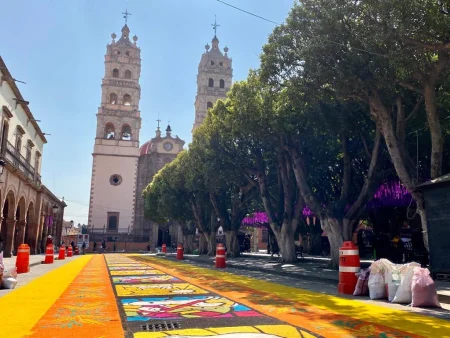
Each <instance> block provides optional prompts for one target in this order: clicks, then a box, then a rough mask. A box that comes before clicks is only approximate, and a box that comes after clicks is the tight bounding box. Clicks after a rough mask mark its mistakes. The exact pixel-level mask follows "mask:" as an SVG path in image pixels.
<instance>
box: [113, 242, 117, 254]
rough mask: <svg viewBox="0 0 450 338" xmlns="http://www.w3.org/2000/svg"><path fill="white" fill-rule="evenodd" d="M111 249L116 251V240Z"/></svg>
mask: <svg viewBox="0 0 450 338" xmlns="http://www.w3.org/2000/svg"><path fill="white" fill-rule="evenodd" d="M113 251H114V252H116V242H114V245H113Z"/></svg>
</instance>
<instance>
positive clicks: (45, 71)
mask: <svg viewBox="0 0 450 338" xmlns="http://www.w3.org/2000/svg"><path fill="white" fill-rule="evenodd" d="M226 2H227V3H229V4H231V5H234V6H237V7H240V8H242V9H245V10H247V11H249V12H253V13H255V14H258V15H260V16H263V17H266V18H268V19H270V20H272V21H275V22H282V21H283V20H284V19H285V18H286V16H287V14H288V12H289V9H290V8H291V6H292V4H293V0H239V1H238V0H226ZM125 6H127V7H128V11H129V12H130V13H132V15H131V16H130V18H129V21H128V26H129V27H130V30H131V34H130V35H131V36H133V35H134V34H136V35H137V36H138V37H139V40H138V45H139V47H140V48H141V58H142V71H141V80H140V83H141V88H142V93H141V97H142V98H141V101H140V110H141V116H142V129H141V133H140V143H141V144H143V143H144V142H146V141H147V140H148V139H150V138H151V137H153V135H154V131H155V129H156V119H157V118H158V114H159V115H160V117H161V119H162V120H163V122H162V124H163V126H164V127H165V126H166V125H167V121H168V120H170V122H171V126H172V130H173V133H174V134H176V135H178V136H179V137H181V138H182V139H184V140H185V141H186V142H187V143H189V142H190V140H191V128H192V124H193V121H194V100H195V94H196V75H197V67H198V63H199V61H200V57H201V54H202V53H203V52H204V46H205V44H206V43H210V41H211V39H212V38H213V36H214V32H213V29H212V27H211V24H212V23H213V22H214V15H217V23H218V24H219V25H220V27H219V28H218V32H217V36H218V38H219V40H220V47H221V48H223V47H225V45H226V46H228V48H229V49H230V50H229V52H228V54H229V56H230V57H231V58H232V59H233V72H234V74H233V75H234V77H233V80H234V81H236V80H242V79H245V78H246V76H247V74H248V70H249V69H250V68H257V67H258V65H259V57H258V55H259V53H260V52H261V47H262V45H263V44H264V43H265V42H266V41H267V37H268V35H269V34H270V33H271V31H272V30H273V28H274V27H275V25H274V24H272V23H269V22H266V21H263V20H261V19H258V18H255V17H253V16H250V15H248V14H245V13H243V12H240V11H237V10H236V9H233V8H231V7H228V6H226V5H224V4H221V3H220V2H218V1H216V0H128V1H127V0H14V1H4V2H3V3H2V26H3V33H4V34H2V39H1V45H0V46H1V47H0V55H1V56H2V57H3V59H4V61H5V63H6V65H7V66H8V68H9V70H10V72H11V73H12V75H13V76H14V77H15V78H16V79H19V80H22V81H25V82H26V83H27V84H21V83H18V86H19V88H20V90H21V92H22V94H23V96H24V98H25V99H26V100H29V101H30V109H31V111H32V112H33V114H34V116H35V118H36V119H38V120H41V121H42V122H41V123H40V126H41V129H42V130H43V132H45V133H49V134H51V136H48V137H47V139H48V143H47V144H46V145H45V146H44V154H43V164H42V176H43V182H44V184H45V185H46V186H47V187H49V188H50V190H52V191H53V192H54V193H55V194H56V195H57V196H59V197H63V196H64V197H65V199H66V201H67V204H68V207H67V208H66V211H65V219H66V220H74V222H76V223H87V214H88V209H89V208H88V201H89V189H90V182H91V166H92V155H91V154H92V151H93V145H94V137H95V127H96V116H95V114H96V113H97V108H98V107H99V104H100V93H101V87H100V84H101V79H102V77H103V75H104V64H103V60H104V54H105V52H106V44H107V43H109V42H110V41H111V38H110V36H111V33H113V32H115V33H116V34H117V35H119V36H120V30H121V28H122V26H123V24H124V19H123V18H122V15H121V13H122V12H124V10H125Z"/></svg>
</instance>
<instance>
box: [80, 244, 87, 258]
mask: <svg viewBox="0 0 450 338" xmlns="http://www.w3.org/2000/svg"><path fill="white" fill-rule="evenodd" d="M81 251H82V252H83V255H84V254H85V251H86V242H83V244H82V245H81Z"/></svg>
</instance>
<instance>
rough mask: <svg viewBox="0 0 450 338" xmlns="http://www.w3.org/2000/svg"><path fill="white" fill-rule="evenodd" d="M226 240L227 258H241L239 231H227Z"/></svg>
mask: <svg viewBox="0 0 450 338" xmlns="http://www.w3.org/2000/svg"><path fill="white" fill-rule="evenodd" d="M225 240H226V244H227V257H239V256H240V254H241V250H240V247H239V240H238V236H237V231H236V230H232V231H225Z"/></svg>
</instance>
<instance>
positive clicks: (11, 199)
mask: <svg viewBox="0 0 450 338" xmlns="http://www.w3.org/2000/svg"><path fill="white" fill-rule="evenodd" d="M6 191H8V193H7V194H6V197H5V201H4V202H3V207H2V216H3V219H2V224H1V229H0V234H1V236H2V238H3V246H4V248H3V254H4V256H5V257H10V256H11V250H12V248H13V246H12V244H13V243H12V237H13V236H12V235H13V232H14V228H13V227H12V226H11V222H14V212H15V209H16V205H15V203H16V197H15V196H16V195H15V192H14V191H13V190H6Z"/></svg>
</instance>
